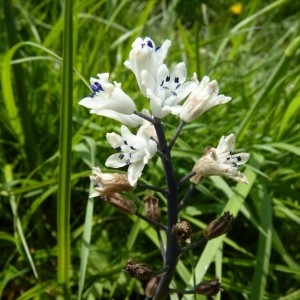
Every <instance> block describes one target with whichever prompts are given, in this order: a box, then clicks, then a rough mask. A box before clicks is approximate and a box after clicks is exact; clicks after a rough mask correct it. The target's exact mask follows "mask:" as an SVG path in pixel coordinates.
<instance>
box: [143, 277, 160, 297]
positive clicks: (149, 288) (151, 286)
mask: <svg viewBox="0 0 300 300" xmlns="http://www.w3.org/2000/svg"><path fill="white" fill-rule="evenodd" d="M157 283H158V277H152V278H151V279H150V280H149V281H148V283H147V285H146V288H145V295H146V297H148V298H152V297H153V295H154V293H155V291H156V288H157Z"/></svg>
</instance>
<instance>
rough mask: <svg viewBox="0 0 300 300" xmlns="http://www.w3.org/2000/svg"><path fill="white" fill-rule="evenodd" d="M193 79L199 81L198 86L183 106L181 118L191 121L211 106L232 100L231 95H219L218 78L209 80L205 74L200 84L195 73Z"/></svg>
mask: <svg viewBox="0 0 300 300" xmlns="http://www.w3.org/2000/svg"><path fill="white" fill-rule="evenodd" d="M192 80H194V81H195V82H196V83H197V87H196V88H195V89H194V90H193V91H192V92H191V94H190V95H189V97H188V98H187V100H186V101H185V102H184V104H183V106H182V110H181V112H180V118H181V119H182V120H183V121H185V122H187V123H190V122H192V121H193V120H195V119H196V118H198V117H199V116H200V115H201V114H203V113H204V112H205V111H206V110H208V109H210V108H211V107H213V106H215V105H218V104H223V103H226V102H228V101H230V100H231V97H226V96H224V95H218V93H219V86H218V83H217V81H216V80H213V81H209V77H208V76H204V77H203V79H202V80H201V82H200V84H199V81H198V80H197V75H196V74H195V73H194V76H193V79H192Z"/></svg>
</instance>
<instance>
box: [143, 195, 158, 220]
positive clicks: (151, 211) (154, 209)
mask: <svg viewBox="0 0 300 300" xmlns="http://www.w3.org/2000/svg"><path fill="white" fill-rule="evenodd" d="M144 204H145V213H146V217H147V218H149V219H151V220H154V221H157V222H159V221H160V209H159V206H158V199H157V198H156V197H154V196H152V195H149V196H147V197H145V198H144Z"/></svg>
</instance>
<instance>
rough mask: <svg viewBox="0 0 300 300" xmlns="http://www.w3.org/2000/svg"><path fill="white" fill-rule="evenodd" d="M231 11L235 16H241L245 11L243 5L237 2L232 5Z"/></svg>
mask: <svg viewBox="0 0 300 300" xmlns="http://www.w3.org/2000/svg"><path fill="white" fill-rule="evenodd" d="M229 10H230V12H231V13H232V14H233V15H239V14H240V13H241V12H242V10H243V4H242V3H240V2H237V3H235V4H233V5H231V6H230V9H229Z"/></svg>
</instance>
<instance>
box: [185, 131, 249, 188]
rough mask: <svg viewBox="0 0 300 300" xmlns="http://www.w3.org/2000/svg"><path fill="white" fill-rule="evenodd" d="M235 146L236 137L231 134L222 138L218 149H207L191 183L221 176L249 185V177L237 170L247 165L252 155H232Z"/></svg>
mask: <svg viewBox="0 0 300 300" xmlns="http://www.w3.org/2000/svg"><path fill="white" fill-rule="evenodd" d="M234 146H235V136H234V134H230V135H228V136H223V137H222V138H221V140H220V142H219V145H218V147H217V148H213V147H209V148H207V149H206V152H205V153H204V155H203V156H202V157H201V158H200V159H199V160H198V161H197V162H196V164H195V166H194V168H193V170H192V171H193V172H196V175H194V176H193V177H191V178H190V181H191V182H193V183H195V184H197V183H198V182H199V181H200V180H201V179H203V177H206V176H212V175H219V176H226V177H229V178H231V179H233V180H235V181H239V182H244V183H247V184H248V179H247V177H246V176H245V175H244V174H243V173H241V172H239V171H238V170H237V168H238V167H239V166H241V165H243V164H245V163H246V162H247V161H248V159H249V157H250V155H249V153H238V154H232V151H233V149H234Z"/></svg>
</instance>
